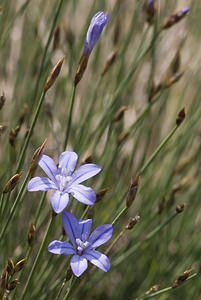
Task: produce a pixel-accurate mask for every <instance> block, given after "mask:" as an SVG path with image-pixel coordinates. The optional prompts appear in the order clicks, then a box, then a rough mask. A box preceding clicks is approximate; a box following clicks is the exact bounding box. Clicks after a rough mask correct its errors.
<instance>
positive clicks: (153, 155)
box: [138, 125, 178, 176]
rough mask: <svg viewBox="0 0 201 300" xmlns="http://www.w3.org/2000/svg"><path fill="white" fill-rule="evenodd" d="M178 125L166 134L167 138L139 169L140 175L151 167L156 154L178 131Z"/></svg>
mask: <svg viewBox="0 0 201 300" xmlns="http://www.w3.org/2000/svg"><path fill="white" fill-rule="evenodd" d="M177 128H178V126H177V125H175V127H174V128H173V129H172V130H171V131H170V133H169V134H168V135H167V136H166V138H165V139H164V140H163V141H162V142H161V144H160V145H159V146H158V148H157V149H156V150H155V151H154V153H153V154H152V155H151V157H150V158H149V159H148V161H147V162H146V163H145V164H144V166H142V168H141V169H140V171H139V173H138V174H139V176H141V175H142V174H143V173H144V172H145V170H146V169H147V168H148V167H149V165H150V164H151V163H152V161H153V160H154V159H155V158H156V156H157V155H158V154H159V152H160V151H161V150H162V149H163V148H164V147H165V145H166V144H167V142H168V141H169V140H170V139H171V137H172V136H173V135H174V133H175V132H176V130H177Z"/></svg>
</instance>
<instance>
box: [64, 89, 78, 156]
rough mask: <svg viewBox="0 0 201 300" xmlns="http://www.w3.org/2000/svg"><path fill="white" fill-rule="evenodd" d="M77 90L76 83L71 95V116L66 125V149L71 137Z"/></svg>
mask: <svg viewBox="0 0 201 300" xmlns="http://www.w3.org/2000/svg"><path fill="white" fill-rule="evenodd" d="M75 92H76V86H75V85H74V86H73V92H72V97H71V104H70V112H69V117H68V121H67V126H66V136H65V141H64V145H63V149H64V150H65V149H66V146H67V144H68V138H69V134H70V129H71V123H72V115H73V107H74V103H75Z"/></svg>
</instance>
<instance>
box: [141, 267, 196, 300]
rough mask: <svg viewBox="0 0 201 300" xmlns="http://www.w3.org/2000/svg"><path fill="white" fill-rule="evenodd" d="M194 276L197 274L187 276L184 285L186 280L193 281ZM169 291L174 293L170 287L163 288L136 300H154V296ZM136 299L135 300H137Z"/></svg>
mask: <svg viewBox="0 0 201 300" xmlns="http://www.w3.org/2000/svg"><path fill="white" fill-rule="evenodd" d="M196 276H198V274H197V273H195V274H193V275H191V276H189V277H188V278H187V279H186V280H185V281H184V283H185V282H187V281H188V280H191V279H193V278H194V277H196ZM182 285H183V284H181V285H179V286H178V287H181V286H182ZM170 291H174V289H173V288H172V287H171V286H170V287H167V288H165V289H162V290H160V291H157V292H155V293H153V294H150V295H146V296H142V297H140V298H137V299H139V300H145V299H151V298H154V297H156V296H158V295H162V294H164V293H167V292H170ZM137 299H136V300H137Z"/></svg>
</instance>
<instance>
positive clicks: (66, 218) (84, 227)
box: [48, 211, 113, 277]
mask: <svg viewBox="0 0 201 300" xmlns="http://www.w3.org/2000/svg"><path fill="white" fill-rule="evenodd" d="M62 223H63V227H64V229H65V231H66V234H67V235H68V237H69V239H70V240H71V242H72V245H71V244H70V243H69V242H61V241H53V242H51V243H50V244H49V246H48V251H49V252H51V253H54V254H65V255H71V254H74V255H73V257H72V258H71V261H70V265H71V269H72V271H73V273H74V274H75V276H77V277H79V276H81V275H82V273H83V272H84V271H85V270H86V269H87V267H88V263H87V260H89V261H90V262H91V263H92V264H94V265H95V266H97V267H98V268H100V269H101V270H103V271H104V272H107V271H109V269H110V261H109V259H108V257H107V256H106V255H104V254H102V253H101V252H99V251H97V250H94V249H95V248H97V247H98V246H100V245H102V244H104V243H106V242H107V241H108V240H109V239H110V238H111V236H112V231H113V227H112V225H111V224H106V225H102V226H99V227H97V228H96V229H95V230H94V231H93V232H92V233H91V235H90V231H91V223H92V220H91V219H86V220H81V221H78V220H77V219H76V217H75V216H74V215H72V214H71V213H69V212H66V211H65V212H64V213H63V215H62Z"/></svg>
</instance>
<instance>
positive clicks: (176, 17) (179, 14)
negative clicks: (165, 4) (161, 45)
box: [161, 7, 190, 29]
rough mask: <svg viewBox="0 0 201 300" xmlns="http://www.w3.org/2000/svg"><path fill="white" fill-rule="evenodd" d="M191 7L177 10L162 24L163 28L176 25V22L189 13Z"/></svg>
mask: <svg viewBox="0 0 201 300" xmlns="http://www.w3.org/2000/svg"><path fill="white" fill-rule="evenodd" d="M189 10H190V9H189V8H188V7H186V8H183V9H181V10H179V11H177V12H176V13H174V14H173V15H171V16H170V17H169V18H168V19H167V20H166V21H165V22H164V23H163V25H162V27H161V29H168V28H170V27H171V26H173V25H175V24H176V23H178V22H179V21H180V20H182V19H183V18H184V17H185V16H186V15H187V13H188V12H189Z"/></svg>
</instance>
